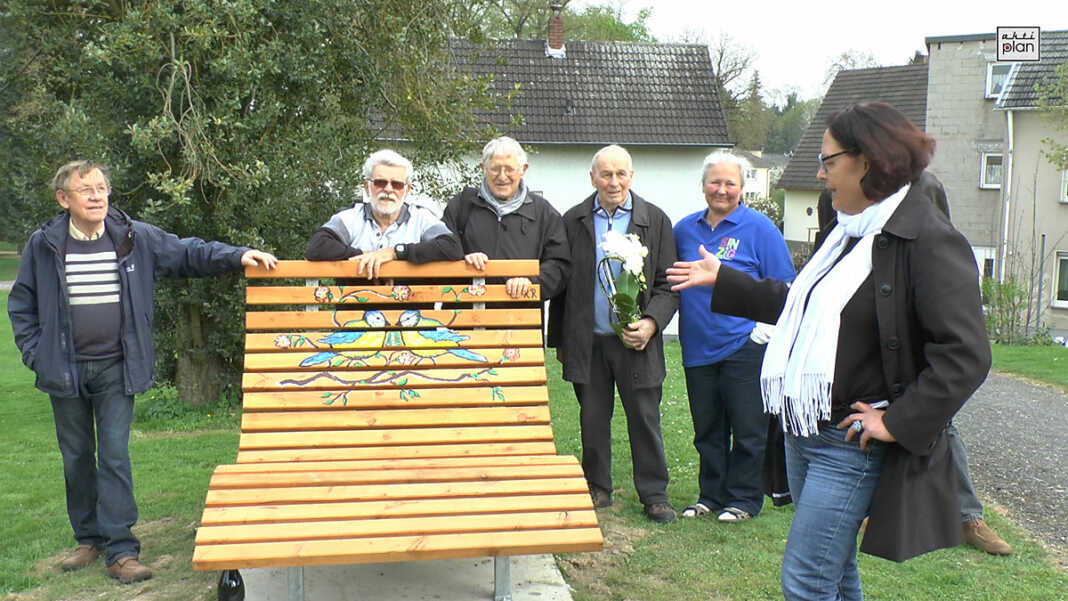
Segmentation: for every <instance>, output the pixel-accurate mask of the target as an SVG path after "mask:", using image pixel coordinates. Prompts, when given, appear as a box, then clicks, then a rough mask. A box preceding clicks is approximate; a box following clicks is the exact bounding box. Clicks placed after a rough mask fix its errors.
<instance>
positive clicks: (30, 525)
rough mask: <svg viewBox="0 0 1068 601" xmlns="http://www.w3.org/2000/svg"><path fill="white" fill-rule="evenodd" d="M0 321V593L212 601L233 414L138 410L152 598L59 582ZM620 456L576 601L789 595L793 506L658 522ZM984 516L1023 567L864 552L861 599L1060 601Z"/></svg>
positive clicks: (46, 444)
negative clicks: (206, 516)
mask: <svg viewBox="0 0 1068 601" xmlns="http://www.w3.org/2000/svg"><path fill="white" fill-rule="evenodd" d="M0 303H2V308H3V309H4V313H5V314H6V308H7V297H6V295H0ZM0 322H2V323H0V420H2V421H3V423H6V424H9V427H8V429H7V433H6V435H5V436H4V437H3V438H2V439H0V507H3V508H5V509H6V510H7V513H6V516H7V519H5V520H4V521H3V525H2V526H0V536H2V537H3V540H4V541H5V550H4V553H3V554H0V595H3V594H7V593H14V592H21V594H20V595H19V597H18V599H19V601H23V600H27V601H28V600H32V601H38V600H40V601H45V600H52V599H80V600H81V599H85V600H88V599H103V600H113V599H133V598H141V597H139V596H138V595H139V594H140V592H141V591H142V590H150V591H151V593H150V595H149V596H150V597H151V598H152V599H153V600H159V601H167V600H174V601H179V600H181V601H189V600H207V599H214V591H213V588H214V584H215V580H214V579H215V577H216V575H215V574H213V573H194V572H193V571H192V550H193V537H194V534H195V528H196V525H197V523H198V520H199V518H200V514H201V511H202V509H203V503H204V496H205V493H206V491H207V485H208V479H209V477H210V475H211V472H212V469H213V468H214V467H215V466H216V465H218V464H221V463H229V462H232V461H233V459H234V456H235V454H236V449H237V438H238V436H237V416H236V412H235V411H233V410H232V409H231V408H230V407H228V406H227V405H226V404H221V405H219V406H217V407H214V408H204V409H199V410H196V411H189V412H183V411H181V410H180V408H178V407H177V406H178V405H179V403H178V402H177V401H176V399H175V398H174V393H173V391H169V390H167V389H161V390H156V391H154V392H153V393H151V394H149V395H145V396H144V397H143V398H139V399H138V407H137V420H136V423H135V425H134V431H133V436H132V440H131V445H130V446H131V455H132V458H133V468H134V480H135V490H136V494H137V500H138V504H139V506H140V510H141V519H140V521H139V523H138V526H136V527H135V532H137V533H138V535H139V536H140V537H141V539H142V545H143V550H142V560H143V561H145V562H146V563H148V564H149V565H150V566H152V568H153V570H154V572H155V578H154V579H153V580H151V581H149V584H148V586H147V587H146V588H145V589H141V588H139V587H138V586H129V587H120V586H118V585H116V584H115V583H114V582H113V581H111V580H109V579H108V578H107V576H106V575H105V573H104V570H103V568H102V565H101V564H99V563H98V564H95V565H94V566H93V567H92V568H90V569H87V570H82V571H80V572H75V573H72V574H64V573H60V572H58V571H56V570H55V569H54V568H52V567H51V566H52V565H54V563H55V561H57V560H58V559H59V558H60V557H61V556H62V554H63V553H65V552H67V551H68V550H69V549H71V548H73V545H74V541H73V540H72V538H71V532H70V526H69V524H68V523H67V517H66V511H65V509H64V501H63V474H62V469H61V464H60V457H59V452H58V450H57V449H56V442H55V431H54V428H53V423H52V413H51V408H50V406H49V402H48V398H47V397H46V396H45V395H44V394H42V393H40V392H38V391H37V390H36V389H34V387H33V376H32V374H31V373H30V372H29V370H27V369H26V368H25V367H23V366H22V364H21V361H20V359H19V356H18V353H17V351H16V350H15V348H14V344H13V342H12V335H11V326H10V322H9V321H8V320H7V319H3V320H0ZM995 356H998V353H996V354H995ZM668 364H669V366H670V367H669V376H668V382H667V384H666V385H665V389H664V402H663V406H662V412H663V416H664V417H663V431H664V440H665V446H666V450H667V456H668V460H669V467H670V469H671V479H672V481H671V485H670V487H669V490H668V492H669V494H670V497H671V502H672V503H673V504H674V505H675V506H676V507H678V508H681V507H684V506H686V505H688V504H689V503H691V502H692V501H693V500H694V499H695V498H696V495H697V483H696V481H697V462H696V452H695V451H694V450H693V447H692V444H691V438H692V436H693V430H692V427H691V425H690V416H689V407H688V403H687V401H686V391H685V386H684V384H683V377H682V369H681V367H679V366H680V362H679V347H678V345H677V344H669V345H668ZM549 376H550V391H551V396H552V401H551V403H552V411H553V424H554V430H555V434H556V440H557V448H558V450H559V452H560V453H562V454H576V455H577V454H578V453H579V449H580V443H579V431H578V407H577V404H576V402H575V399H574V394H573V392H572V389H571V386H570V385H569V384H567V383H566V382H563V381H562V380H561V379H560V369H559V365H558V363H557V362H556V361H555V359H550V361H549ZM613 451H614V453H615V465H614V478H615V482H616V487H617V494H616V503H615V504H614V505H613V506H612V507H610V508H608V509H603V510H600V511H599V516H600V518H601V522H602V527H603V529H604V531H605V532H606V541H607V544H606V550H605V551H604V552H602V553H596V554H594V553H587V554H574V555H565V556H561V557H560V560H559V563H560V565H561V567H562V569H563V571H564V573H565V576H566V577H567V579H568V581H569V582H570V583H571V584H572V586H573V587H574V588H575V594H574V596H575V599H576V601H587V600H594V599H597V600H602V599H603V600H609V599H611V600H622V599H634V600H642V601H647V600H658V599H663V600H671V601H682V600H689V599H692V600H695V601H696V600H701V601H707V600H710V599H711V600H717V601H725V600H733V601H742V600H763V599H776V598H781V596H780V593H779V563H780V561H781V558H782V551H783V547H784V545H785V538H786V533H787V531H788V529H789V524H790V519H791V516H792V509H791V508H790V507H786V508H774V507H771V506H770V504H768V505H767V506H766V507H765V509H764V512H763V513H762V514H761V515H760V516H759V517H758V518H757V519H755V520H752V521H749V522H746V523H743V524H735V525H724V524H718V523H716V522H714V521H712V520H701V521H696V522H694V521H679V522H677V523H674V524H668V525H655V524H652V523H650V522H649V521H647V520H646V519H645V518H644V517H643V516H642V514H641V506H640V505H639V503H638V501H637V499H636V497H635V495H634V492H633V484H632V481H631V472H630V460H629V458H630V455H629V450H628V448H627V440H626V429H625V424H624V421H623V415H622V410H618V411H617V416H616V419H615V421H614V426H613ZM987 518H988V521H989V522H990V523H991V525H992V526H993V527H994V528H995V529H996V530H997V531H998V533H1000V534H1001V535H1002V536H1004V537H1005V538H1006V539H1007V540H1008V541H1009V542H1010V543H1011V544H1012V545H1013V546H1014V547H1016V549H1017V552H1016V553H1015V554H1014V555H1012V556H1010V557H991V556H988V555H986V554H984V553H982V552H979V551H975V550H973V549H970V548H965V547H960V548H957V549H950V550H944V551H939V552H936V553H931V554H928V555H925V556H923V557H920V558H918V559H914V560H911V561H909V562H906V563H904V564H894V563H891V562H888V561H884V560H881V559H876V558H872V557H868V556H861V558H860V565H861V574H862V580H863V583H864V593H865V596H866V597H867V598H868V599H869V600H873V601H880V600H899V599H916V600H925V601H926V600H931V599H946V600H949V599H953V600H957V599H960V600H976V601H978V600H983V601H998V600H1019V601H1025V600H1026V601H1054V600H1058V599H1064V591H1065V590H1068V574H1065V573H1064V572H1063V571H1059V570H1058V569H1057V568H1055V567H1052V565H1051V563H1050V561H1049V558H1048V556H1047V554H1046V553H1045V552H1044V551H1043V550H1042V549H1041V548H1040V547H1039V546H1038V545H1036V544H1034V543H1033V542H1030V541H1028V540H1027V539H1025V538H1024V537H1023V536H1022V535H1021V533H1020V531H1019V530H1017V529H1016V528H1014V527H1013V526H1012V525H1011V524H1010V523H1008V522H1007V521H1005V520H1004V519H1002V518H1001V517H1000V516H998V515H997V514H989V513H988V516H987ZM356 585H357V584H356V583H354V586H356ZM1058 591H1059V592H1058Z"/></svg>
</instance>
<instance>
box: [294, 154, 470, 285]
mask: <svg viewBox="0 0 1068 601" xmlns="http://www.w3.org/2000/svg"><path fill="white" fill-rule="evenodd" d="M363 177H364V192H365V193H366V198H367V201H366V202H358V203H356V204H355V205H353V206H351V207H348V208H346V209H344V210H342V211H340V212H338V213H336V214H334V216H333V217H331V218H330V221H327V222H326V223H324V224H323V226H322V227H320V228H319V229H317V230H315V232H314V233H312V235H311V238H310V239H309V240H308V249H307V251H306V252H305V256H306V257H307V258H308V260H310V261H341V260H345V259H350V260H353V261H356V273H357V274H362V275H365V276H367V277H368V278H369V279H374V278H377V277H378V272H379V269H380V268H381V266H382V264H383V263H388V262H389V261H398V260H399V261H410V262H412V263H428V262H430V261H458V260H460V259H461V258H462V257H463V251H462V249H461V248H460V241H459V239H458V238H457V237H456V235H455V234H453V233H452V232H451V231H450V230H449V228H447V227H446V226H445V224H444V223H442V222H441V220H440V219H438V218H437V216H436V215H434V213H433V212H432V211H431V210H430V209H428V208H426V207H422V206H419V205H415V204H411V203H408V202H405V198H406V197H407V195H408V192H409V191H410V190H411V180H412V163H411V161H409V160H408V159H406V158H404V157H403V156H401V155H400V154H398V153H396V152H394V151H392V150H389V149H383V150H379V151H378V152H375V153H374V154H372V155H371V156H369V157H367V160H366V161H364V163H363Z"/></svg>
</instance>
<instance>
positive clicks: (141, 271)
mask: <svg viewBox="0 0 1068 601" xmlns="http://www.w3.org/2000/svg"><path fill="white" fill-rule="evenodd" d="M69 224H70V215H68V214H67V213H66V212H63V213H60V214H59V215H58V216H57V217H56V218H55V219H53V220H51V221H49V222H48V223H46V224H45V225H43V226H41V228H40V229H38V230H37V231H35V232H34V233H33V234H31V235H30V239H29V241H28V242H27V243H26V248H25V249H24V250H23V253H22V260H21V262H20V263H19V273H18V276H17V278H16V279H15V284H14V286H13V287H12V288H11V293H10V296H9V297H8V301H7V312H8V316H9V317H10V318H11V326H12V329H13V330H14V333H15V344H16V346H18V348H19V351H21V352H22V362H23V363H25V364H26V366H27V367H29V368H30V369H32V370H33V371H34V373H36V374H37V382H36V385H37V388H39V389H41V390H42V391H44V392H46V393H48V394H50V395H55V396H62V397H73V396H78V389H79V382H78V381H77V377H78V376H77V373H78V372H77V370H76V369H74V363H75V360H74V340H73V334H72V332H73V330H72V327H71V315H70V294H69V292H68V290H67V284H66V273H65V264H64V254H65V252H64V251H65V246H66V243H67V236H68V229H69V227H70V225H69ZM105 225H106V231H105V233H106V235H107V236H108V237H110V238H111V241H112V242H114V243H115V254H116V255H117V260H118V265H119V286H120V288H121V295H120V299H119V302H120V304H121V307H122V329H121V331H120V332H119V336H120V338H121V341H122V353H123V363H124V367H125V370H124V371H125V380H126V394H137V393H141V392H144V391H146V390H148V389H149V388H151V386H152V374H153V369H154V367H155V364H156V349H155V347H154V345H153V342H152V322H153V319H154V302H153V301H154V297H155V285H154V284H155V281H156V280H157V279H159V278H165V277H169V278H182V277H194V276H206V275H216V274H220V273H224V272H227V271H233V270H237V269H240V268H241V255H243V254H244V253H245V251H247V250H248V248H245V247H236V246H230V245H228V244H223V243H221V242H205V241H203V240H201V239H199V238H181V239H180V238H178V237H177V236H175V235H174V234H171V233H168V232H165V231H164V230H162V229H160V228H158V227H156V226H154V225H150V224H148V223H144V222H141V221H134V220H133V219H130V217H129V216H128V215H126V214H125V213H123V212H122V211H120V210H118V209H116V208H114V207H111V208H110V209H109V210H108V216H107V218H106V219H105Z"/></svg>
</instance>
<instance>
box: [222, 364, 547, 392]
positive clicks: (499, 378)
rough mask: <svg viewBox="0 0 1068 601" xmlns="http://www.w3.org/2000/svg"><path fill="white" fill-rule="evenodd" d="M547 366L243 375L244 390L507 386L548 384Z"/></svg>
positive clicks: (242, 386) (242, 384)
mask: <svg viewBox="0 0 1068 601" xmlns="http://www.w3.org/2000/svg"><path fill="white" fill-rule="evenodd" d="M545 379H546V376H545V368H544V367H542V366H530V367H501V366H496V365H493V366H490V367H481V368H479V367H472V368H470V369H406V368H398V369H396V370H389V371H388V372H376V373H373V374H371V375H366V374H362V373H361V372H344V371H318V372H299V371H296V372H292V371H290V372H286V371H282V372H255V373H247V372H246V373H245V374H244V375H243V376H242V377H241V389H242V390H286V389H291V390H300V389H304V390H351V389H353V388H396V389H404V388H405V387H407V386H413V387H414V386H443V387H445V386H456V387H472V386H487V385H488V386H494V385H496V386H505V385H515V384H544V383H545Z"/></svg>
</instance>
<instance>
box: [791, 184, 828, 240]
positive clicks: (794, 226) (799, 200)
mask: <svg viewBox="0 0 1068 601" xmlns="http://www.w3.org/2000/svg"><path fill="white" fill-rule="evenodd" d="M819 198H820V193H819V192H813V191H811V190H787V191H786V201H785V203H784V207H783V230H784V231H783V236H784V237H785V238H786V240H787V242H790V243H791V244H790V246H791V248H793V247H794V246H796V244H797V243H802V242H803V243H808V244H811V243H812V238H813V236H814V235H815V233H816V232H817V231H819V214H818V213H817V212H816V204H817V202H818V201H819Z"/></svg>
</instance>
